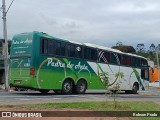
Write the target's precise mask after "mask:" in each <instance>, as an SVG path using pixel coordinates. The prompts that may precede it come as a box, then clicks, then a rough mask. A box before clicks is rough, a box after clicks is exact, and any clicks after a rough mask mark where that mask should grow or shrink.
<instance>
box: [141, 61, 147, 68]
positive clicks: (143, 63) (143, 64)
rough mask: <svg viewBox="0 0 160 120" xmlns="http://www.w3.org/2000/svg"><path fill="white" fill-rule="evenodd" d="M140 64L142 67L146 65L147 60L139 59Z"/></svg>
mask: <svg viewBox="0 0 160 120" xmlns="http://www.w3.org/2000/svg"><path fill="white" fill-rule="evenodd" d="M141 66H142V67H146V66H148V63H147V60H145V59H141Z"/></svg>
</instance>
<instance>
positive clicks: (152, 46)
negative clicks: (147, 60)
mask: <svg viewBox="0 0 160 120" xmlns="http://www.w3.org/2000/svg"><path fill="white" fill-rule="evenodd" d="M149 51H150V52H155V51H156V46H155V45H154V44H153V43H152V44H151V46H150V47H149Z"/></svg>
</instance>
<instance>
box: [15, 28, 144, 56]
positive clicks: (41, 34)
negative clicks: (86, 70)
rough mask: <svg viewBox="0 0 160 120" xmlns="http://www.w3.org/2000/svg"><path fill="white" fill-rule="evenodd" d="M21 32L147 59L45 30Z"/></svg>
mask: <svg viewBox="0 0 160 120" xmlns="http://www.w3.org/2000/svg"><path fill="white" fill-rule="evenodd" d="M21 34H38V35H40V36H42V37H46V38H50V39H55V40H59V41H65V42H70V43H74V44H78V45H85V46H88V47H93V48H99V49H103V50H107V51H111V52H116V53H120V54H124V55H129V56H135V57H139V58H143V59H146V58H145V57H142V56H139V55H135V54H131V53H125V52H122V51H120V50H116V49H112V48H108V47H104V46H100V45H96V44H91V43H79V42H75V41H71V40H66V39H61V38H57V37H53V36H51V35H48V34H47V33H44V32H38V31H33V32H25V33H21ZM17 35H20V34H17ZM15 36H16V35H15Z"/></svg>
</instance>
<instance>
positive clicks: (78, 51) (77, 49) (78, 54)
mask: <svg viewBox="0 0 160 120" xmlns="http://www.w3.org/2000/svg"><path fill="white" fill-rule="evenodd" d="M76 58H82V47H81V46H76Z"/></svg>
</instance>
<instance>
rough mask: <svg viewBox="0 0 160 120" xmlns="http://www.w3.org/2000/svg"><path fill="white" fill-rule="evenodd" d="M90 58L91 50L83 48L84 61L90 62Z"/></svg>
mask: <svg viewBox="0 0 160 120" xmlns="http://www.w3.org/2000/svg"><path fill="white" fill-rule="evenodd" d="M90 58H91V49H90V48H87V47H84V59H87V60H90Z"/></svg>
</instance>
